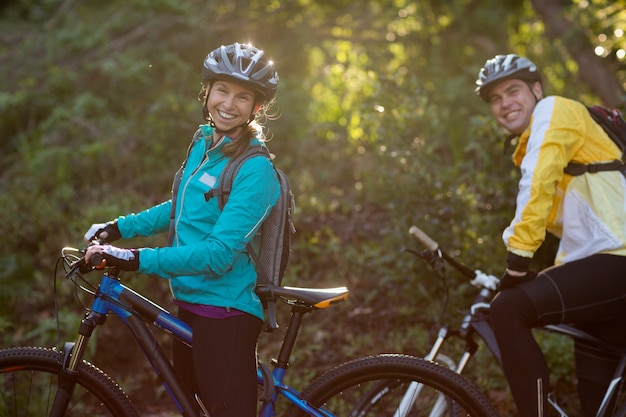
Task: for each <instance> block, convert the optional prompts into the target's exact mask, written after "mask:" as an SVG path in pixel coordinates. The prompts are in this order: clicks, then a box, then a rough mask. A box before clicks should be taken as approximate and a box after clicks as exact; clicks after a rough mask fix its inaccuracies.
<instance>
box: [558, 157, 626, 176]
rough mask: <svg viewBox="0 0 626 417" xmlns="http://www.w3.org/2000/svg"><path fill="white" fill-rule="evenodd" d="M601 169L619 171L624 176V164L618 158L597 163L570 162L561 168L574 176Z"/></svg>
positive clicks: (625, 171) (625, 167) (625, 165)
mask: <svg viewBox="0 0 626 417" xmlns="http://www.w3.org/2000/svg"><path fill="white" fill-rule="evenodd" d="M602 171H621V173H622V174H624V175H625V176H626V164H624V163H623V162H622V161H618V160H615V161H613V162H606V163H598V164H577V163H575V162H570V163H569V164H567V166H566V167H565V169H564V170H563V172H565V173H566V174H569V175H571V176H574V177H576V176H578V175H583V174H586V173H590V174H595V173H596V172H602Z"/></svg>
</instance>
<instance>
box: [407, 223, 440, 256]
mask: <svg viewBox="0 0 626 417" xmlns="http://www.w3.org/2000/svg"><path fill="white" fill-rule="evenodd" d="M409 233H410V234H411V235H413V237H415V238H416V239H417V240H419V241H420V242H422V243H423V244H424V246H426V248H427V249H430V250H432V251H435V250H437V249H439V244H438V243H437V242H435V241H434V240H433V239H431V237H430V236H428V235H427V234H426V233H424V232H423V231H422V229H420V228H419V227H417V226H411V227H410V228H409Z"/></svg>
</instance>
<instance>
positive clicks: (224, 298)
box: [85, 43, 280, 417]
mask: <svg viewBox="0 0 626 417" xmlns="http://www.w3.org/2000/svg"><path fill="white" fill-rule="evenodd" d="M202 80H203V88H202V90H201V94H200V95H199V97H200V98H201V99H202V101H203V106H202V110H203V116H204V119H205V120H206V124H202V125H200V127H199V132H197V134H196V136H195V137H196V140H195V141H194V142H193V143H192V145H191V147H190V149H189V154H188V159H187V161H186V164H185V168H184V171H183V173H182V177H181V182H180V187H179V188H178V193H177V199H176V201H177V203H176V206H175V207H176V211H175V213H174V225H175V229H174V230H175V234H174V237H173V242H172V244H171V247H160V248H140V249H122V248H117V247H114V246H111V245H108V244H106V245H96V246H91V247H90V248H89V249H88V252H87V254H86V258H87V260H89V258H90V257H91V256H92V255H93V254H94V253H96V252H99V253H102V254H103V257H104V259H105V262H106V264H107V265H109V266H118V267H119V268H121V269H123V270H136V271H139V272H141V273H145V274H151V275H157V276H159V277H161V278H165V279H168V280H169V284H170V287H171V291H172V294H173V297H174V302H175V304H176V305H177V306H178V316H179V317H180V318H181V319H182V320H184V321H185V322H187V323H188V324H189V325H190V326H191V327H192V329H193V351H192V349H191V348H189V347H188V346H187V345H185V344H183V343H182V342H175V344H174V347H173V360H174V367H175V368H176V370H177V372H178V374H179V376H180V377H181V379H182V380H183V381H184V382H185V384H186V386H187V387H188V388H189V389H190V392H194V393H198V394H199V397H200V399H201V401H202V403H203V405H204V407H206V409H207V410H208V412H209V414H210V415H211V416H213V417H223V416H224V417H225V416H228V417H252V416H255V415H256V406H257V386H256V369H257V364H256V343H257V339H258V336H259V334H260V332H261V328H262V322H263V308H262V305H261V301H260V300H259V298H258V296H257V295H256V293H255V287H256V278H257V277H256V272H255V268H254V265H253V263H252V261H251V259H250V258H249V256H248V253H247V251H246V245H247V243H248V242H249V241H250V240H251V239H252V237H253V236H254V235H255V233H256V231H257V230H258V228H259V226H260V225H261V223H262V222H263V220H264V219H265V218H266V217H267V215H268V213H269V212H270V210H271V208H272V207H273V206H274V205H275V203H276V201H277V199H278V195H279V187H280V186H279V183H278V179H277V177H276V174H275V172H274V168H273V166H272V163H271V161H270V160H269V159H268V158H266V157H263V156H261V157H253V158H250V159H248V160H247V161H246V162H245V163H244V164H243V166H242V167H241V168H240V170H239V172H238V174H237V177H236V179H235V181H234V183H233V188H232V191H231V194H230V196H229V199H228V203H227V204H226V205H225V206H224V208H223V210H220V208H219V207H218V202H217V198H207V197H206V196H207V195H210V191H211V190H212V189H213V188H215V186H216V185H217V179H218V178H219V176H220V173H221V172H222V170H223V169H224V167H225V165H226V164H227V163H228V161H229V160H231V159H232V158H235V157H237V156H239V155H241V154H243V153H244V152H245V151H246V149H247V148H248V147H249V146H251V145H259V144H263V140H264V135H263V131H262V128H261V126H260V125H259V124H258V123H257V122H256V121H255V119H257V118H258V117H259V116H261V115H262V114H263V113H264V111H265V110H266V109H267V107H268V106H269V105H271V103H273V101H274V99H275V95H276V90H277V88H278V74H277V72H276V70H275V69H274V65H273V63H272V61H270V60H268V59H267V57H266V55H265V54H264V53H263V51H262V50H259V49H257V48H256V47H254V46H252V45H249V44H248V45H246V44H238V43H234V44H232V45H227V46H221V47H219V48H217V49H215V50H214V51H212V52H211V53H209V54H208V55H207V57H206V58H205V59H204V65H203V68H202ZM207 193H209V194H207ZM171 208H172V200H168V201H166V202H164V203H161V204H159V205H157V206H154V207H152V208H149V209H147V210H144V211H141V212H139V213H136V214H134V213H133V214H129V215H126V216H121V217H118V218H117V219H115V220H113V221H111V222H108V223H104V224H94V225H92V226H91V228H90V229H89V231H88V232H87V233H86V234H85V239H86V240H88V241H89V240H91V239H92V238H93V237H99V238H101V239H104V240H105V241H106V242H111V241H114V240H116V239H119V238H124V239H126V238H132V237H134V236H150V235H154V234H157V233H161V232H164V231H166V230H168V227H169V226H170V210H171Z"/></svg>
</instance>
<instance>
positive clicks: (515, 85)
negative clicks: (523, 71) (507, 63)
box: [488, 80, 543, 134]
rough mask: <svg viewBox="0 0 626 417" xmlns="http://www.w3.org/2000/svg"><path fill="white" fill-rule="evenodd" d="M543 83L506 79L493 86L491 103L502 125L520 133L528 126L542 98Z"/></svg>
mask: <svg viewBox="0 0 626 417" xmlns="http://www.w3.org/2000/svg"><path fill="white" fill-rule="evenodd" d="M542 94H543V91H542V89H541V83H540V82H538V81H536V82H534V83H532V84H529V83H526V82H525V81H522V80H505V81H502V82H501V83H498V84H496V85H495V86H493V87H491V90H490V91H489V96H488V100H489V105H490V106H491V111H492V113H493V115H494V117H495V118H496V121H497V122H498V124H500V126H502V127H504V128H505V129H506V130H508V131H509V132H510V133H513V134H520V133H522V132H523V131H524V130H526V128H527V127H528V124H529V123H530V116H531V115H532V112H533V110H534V109H535V105H536V104H537V100H539V99H541V98H542Z"/></svg>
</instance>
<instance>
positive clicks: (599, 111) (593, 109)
mask: <svg viewBox="0 0 626 417" xmlns="http://www.w3.org/2000/svg"><path fill="white" fill-rule="evenodd" d="M587 110H589V114H590V115H591V117H592V118H593V120H594V121H595V122H596V123H597V124H599V125H600V126H601V127H602V129H604V131H605V132H606V134H607V135H608V136H609V137H610V138H611V140H612V141H613V142H615V144H616V145H617V146H619V148H620V149H621V150H622V159H621V160H615V161H613V162H608V163H598V164H577V163H574V162H570V163H569V164H567V166H566V167H565V173H566V174H569V175H573V176H577V175H582V174H585V173H587V172H590V173H594V172H600V171H621V172H622V174H624V176H626V121H625V120H624V118H623V117H622V114H621V113H620V111H619V110H618V109H608V108H606V107H603V106H587Z"/></svg>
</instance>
